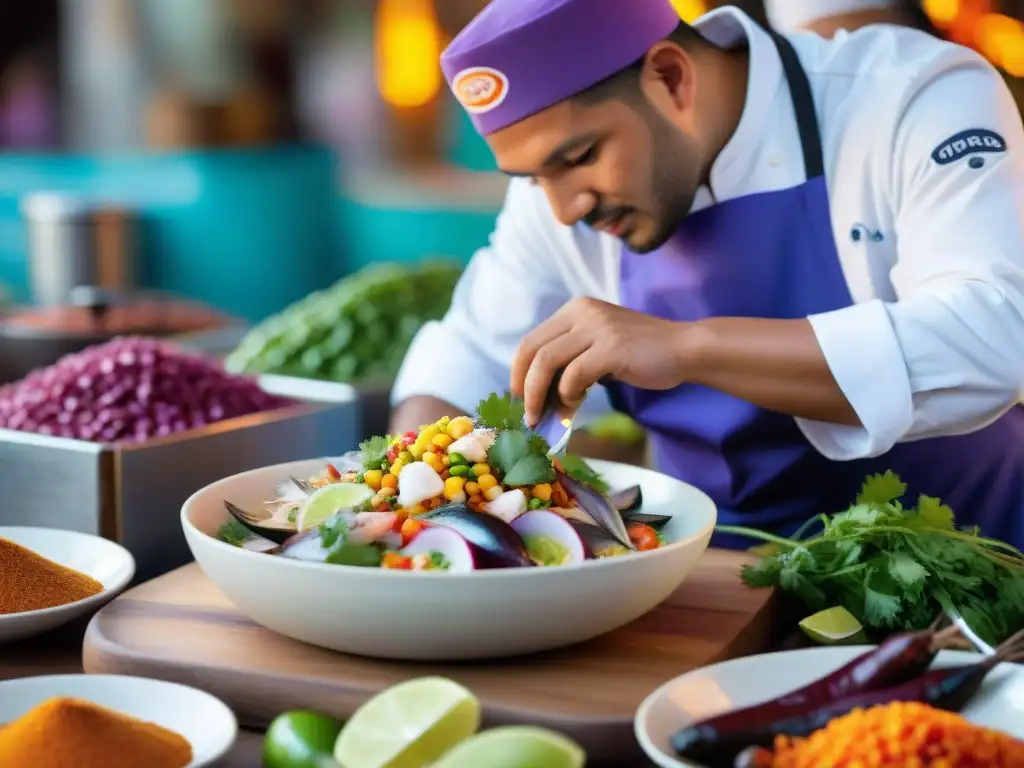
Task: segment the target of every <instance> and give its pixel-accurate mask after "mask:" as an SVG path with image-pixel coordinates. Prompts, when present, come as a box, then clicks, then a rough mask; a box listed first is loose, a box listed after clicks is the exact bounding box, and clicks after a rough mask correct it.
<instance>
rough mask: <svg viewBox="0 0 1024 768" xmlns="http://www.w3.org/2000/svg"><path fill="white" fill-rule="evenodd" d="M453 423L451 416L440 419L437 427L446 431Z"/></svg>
mask: <svg viewBox="0 0 1024 768" xmlns="http://www.w3.org/2000/svg"><path fill="white" fill-rule="evenodd" d="M451 422H452V417H451V416H442V417H441V418H440V419H438V420H437V427H438V429H440V430H442V431H444V430H445V429H446V428H447V427H448V425H449V424H451Z"/></svg>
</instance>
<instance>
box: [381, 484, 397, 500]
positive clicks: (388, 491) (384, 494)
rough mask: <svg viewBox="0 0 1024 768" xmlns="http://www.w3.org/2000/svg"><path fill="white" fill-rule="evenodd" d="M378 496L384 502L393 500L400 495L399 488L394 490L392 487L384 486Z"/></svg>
mask: <svg viewBox="0 0 1024 768" xmlns="http://www.w3.org/2000/svg"><path fill="white" fill-rule="evenodd" d="M377 495H378V496H379V497H380V498H381V499H382V500H388V499H393V498H394V497H395V496H397V495H398V489H397V488H392V487H390V486H387V485H385V486H382V487H381V489H380V490H379V491H377Z"/></svg>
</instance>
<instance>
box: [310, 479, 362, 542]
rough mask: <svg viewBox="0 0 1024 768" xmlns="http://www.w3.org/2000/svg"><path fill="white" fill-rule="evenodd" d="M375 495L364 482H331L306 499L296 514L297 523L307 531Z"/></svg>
mask: <svg viewBox="0 0 1024 768" xmlns="http://www.w3.org/2000/svg"><path fill="white" fill-rule="evenodd" d="M372 497H373V490H372V489H371V488H370V487H369V486H367V485H363V484H362V483H331V484H330V485H325V486H324V487H323V488H321V489H319V490H318V491H316V493H314V494H313V495H312V496H310V497H309V498H308V499H306V502H305V503H304V504H303V505H302V509H300V510H299V514H298V515H296V516H295V525H296V526H297V527H298V529H299V530H300V531H307V530H309V529H310V528H313V527H315V526H317V525H320V523H322V522H323V521H324V520H327V519H328V518H331V517H333V516H334V515H335V514H337V513H338V512H341V511H342V510H345V509H353V508H355V507H358V506H359V505H360V504H363V503H364V502H366V501H368V500H369V499H371V498H372Z"/></svg>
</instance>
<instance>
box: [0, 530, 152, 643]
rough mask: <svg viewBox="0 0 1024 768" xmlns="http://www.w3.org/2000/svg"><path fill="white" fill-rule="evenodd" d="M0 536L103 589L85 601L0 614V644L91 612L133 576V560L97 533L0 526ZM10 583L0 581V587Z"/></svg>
mask: <svg viewBox="0 0 1024 768" xmlns="http://www.w3.org/2000/svg"><path fill="white" fill-rule="evenodd" d="M0 538H2V539H8V540H9V541H13V542H14V543H15V544H20V545H21V546H23V547H26V548H28V549H31V550H32V551H33V552H35V553H36V554H37V555H42V556H43V557H45V558H47V559H49V560H52V561H53V562H55V563H58V564H59V565H63V566H66V567H67V568H72V569H74V570H76V571H78V572H79V573H84V574H85V575H86V576H92V578H94V579H96V581H98V582H100V584H102V585H103V591H102V592H100V593H99V594H97V595H93V596H92V597H87V598H86V599H85V600H79V601H77V602H74V603H68V604H67V605H59V606H57V607H56V608H43V609H41V610H38V611H27V612H25V613H11V614H0V643H9V642H12V641H14V640H24V639H26V638H29V637H33V636H35V635H39V634H42V633H43V632H49V631H50V630H51V629H55V628H56V627H59V626H61V625H63V624H67V623H68V622H69V621H73V620H74V619H77V618H79V617H80V616H82V615H84V614H86V613H88V612H89V611H95V610H96V609H97V608H99V607H100V606H102V605H103V604H104V603H106V602H107V601H108V600H111V599H112V598H114V597H115V596H116V595H117V594H118V593H119V592H120V591H121V590H123V589H124V588H125V587H126V586H127V585H128V582H130V581H131V580H132V578H133V577H134V576H135V559H134V558H133V557H132V556H131V553H130V552H128V550H127V549H125V548H124V547H122V546H121V545H120V544H115V543H114V542H112V541H108V540H107V539H102V538H100V537H99V536H91V535H89V534H87V533H76V532H74V531H62V530H58V529H55V528H20V527H7V528H3V527H0ZM9 588H10V585H7V584H0V589H9Z"/></svg>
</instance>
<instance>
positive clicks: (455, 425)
mask: <svg viewBox="0 0 1024 768" xmlns="http://www.w3.org/2000/svg"><path fill="white" fill-rule="evenodd" d="M472 431H473V420H472V419H470V418H469V417H468V416H459V417H458V418H457V419H452V420H451V423H449V424H448V434H449V435H451V436H452V437H453V438H454V439H456V440H458V439H459V438H460V437H465V436H466V435H468V434H469V433H470V432H472Z"/></svg>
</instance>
